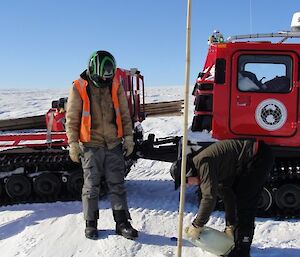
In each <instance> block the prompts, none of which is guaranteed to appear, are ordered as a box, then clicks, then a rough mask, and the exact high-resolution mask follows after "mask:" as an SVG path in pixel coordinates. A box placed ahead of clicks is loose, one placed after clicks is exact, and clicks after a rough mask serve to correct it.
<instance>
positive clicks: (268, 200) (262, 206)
mask: <svg viewBox="0 0 300 257" xmlns="http://www.w3.org/2000/svg"><path fill="white" fill-rule="evenodd" d="M272 203H273V196H272V194H271V192H270V191H269V189H267V188H265V187H264V188H263V191H262V193H261V196H260V199H259V201H258V205H257V209H258V211H267V210H269V209H270V207H271V206H272Z"/></svg>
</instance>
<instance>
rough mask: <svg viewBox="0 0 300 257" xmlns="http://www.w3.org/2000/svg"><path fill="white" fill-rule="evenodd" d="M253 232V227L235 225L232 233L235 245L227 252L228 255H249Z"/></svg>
mask: <svg viewBox="0 0 300 257" xmlns="http://www.w3.org/2000/svg"><path fill="white" fill-rule="evenodd" d="M253 234H254V228H251V227H250V228H239V227H237V228H236V229H235V233H234V243H235V247H234V249H233V250H232V251H231V252H230V253H229V255H228V257H250V247H251V244H252V239H253Z"/></svg>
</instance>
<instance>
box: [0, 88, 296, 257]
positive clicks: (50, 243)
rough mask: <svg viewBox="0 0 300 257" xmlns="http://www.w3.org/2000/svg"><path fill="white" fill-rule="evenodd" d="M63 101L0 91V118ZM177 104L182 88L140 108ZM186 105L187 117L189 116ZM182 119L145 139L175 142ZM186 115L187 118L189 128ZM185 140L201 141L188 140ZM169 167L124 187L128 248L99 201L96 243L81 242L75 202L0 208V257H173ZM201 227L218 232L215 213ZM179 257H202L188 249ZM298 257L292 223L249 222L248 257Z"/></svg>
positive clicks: (175, 195)
mask: <svg viewBox="0 0 300 257" xmlns="http://www.w3.org/2000/svg"><path fill="white" fill-rule="evenodd" d="M67 94H68V89H66V90H61V91H57V90H19V89H18V90H11V89H10V90H3V89H2V90H0V119H5V118H16V117H25V116H32V115H38V114H43V113H45V112H46V111H47V110H48V109H49V107H50V106H51V101H52V100H56V99H58V98H60V97H65V96H67ZM177 99H183V89H182V88H179V87H173V88H171V87H168V88H165V87H160V88H147V89H146V102H158V101H167V100H177ZM192 101H193V99H192V98H190V110H189V113H190V114H192V108H193V107H192ZM182 121H183V118H182V117H157V118H150V117H149V118H147V120H146V121H144V122H143V128H144V131H145V134H146V135H147V134H148V133H154V134H156V136H157V137H164V136H172V135H174V136H175V135H182ZM191 121H192V115H190V117H189V123H190V124H191ZM189 135H190V137H192V138H200V137H201V138H204V139H205V138H209V135H207V134H206V135H205V134H200V133H189ZM169 167H170V163H164V162H157V161H151V160H142V159H141V160H139V161H138V162H137V164H136V165H135V166H134V167H133V169H132V171H131V172H130V173H129V175H128V177H127V181H126V186H127V189H128V202H129V206H130V213H131V216H132V224H133V226H134V227H135V228H136V229H138V230H139V238H138V239H137V240H136V241H131V240H126V239H124V238H123V237H121V236H117V235H115V233H114V222H113V218H112V213H111V210H110V204H109V201H108V200H107V199H103V200H102V201H100V220H99V226H98V229H99V236H100V238H99V240H97V241H92V240H87V239H86V238H85V237H84V233H83V230H84V220H83V217H82V213H81V211H82V208H81V202H56V203H46V204H20V205H14V206H2V207H0V249H1V250H0V256H1V257H12V256H18V257H23V256H30V257H42V256H43V257H52V256H55V257H71V256H74V257H75V256H76V257H79V256H84V257H85V256H87V257H91V256H103V257H106V256H112V257H115V256H118V257H127V256H128V257H134V256H136V257H146V256H149V257H150V256H151V257H160V256H161V257H172V256H176V242H175V241H172V240H171V238H172V237H174V236H175V237H176V236H177V223H178V206H179V192H178V191H174V184H173V181H172V179H171V176H170V174H169ZM194 191H195V189H194V188H187V193H186V204H185V214H184V225H187V224H189V222H190V221H191V220H192V219H193V216H194V214H195V213H196V211H197V206H196V201H197V199H196V195H195V193H194ZM208 226H211V227H214V228H217V229H219V230H222V229H223V228H224V214H223V212H214V213H213V215H212V216H211V219H210V220H209V223H208ZM182 256H188V257H199V256H202V257H209V256H211V257H212V256H213V255H211V254H209V253H205V252H202V251H201V250H200V249H199V248H196V247H193V246H192V245H190V244H189V243H188V242H186V241H184V242H183V249H182ZM266 256H268V257H299V256H300V221H299V220H283V221H278V220H275V219H271V218H270V219H262V218H258V219H257V222H256V229H255V236H254V241H253V247H252V257H266Z"/></svg>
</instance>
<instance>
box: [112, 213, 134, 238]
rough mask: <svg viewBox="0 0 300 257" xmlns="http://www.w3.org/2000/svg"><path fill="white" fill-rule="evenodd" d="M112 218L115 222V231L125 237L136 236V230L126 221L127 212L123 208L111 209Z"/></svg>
mask: <svg viewBox="0 0 300 257" xmlns="http://www.w3.org/2000/svg"><path fill="white" fill-rule="evenodd" d="M113 216H114V220H115V222H116V233H117V234H118V235H121V236H123V237H125V238H127V239H132V240H133V239H135V238H137V237H138V231H137V230H136V229H134V228H133V227H132V226H131V224H130V222H129V221H128V218H129V212H128V211H125V210H119V211H116V210H113Z"/></svg>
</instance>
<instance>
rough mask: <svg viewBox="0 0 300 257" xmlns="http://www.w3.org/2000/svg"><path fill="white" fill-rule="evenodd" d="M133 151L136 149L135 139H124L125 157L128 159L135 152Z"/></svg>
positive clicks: (130, 137) (128, 137)
mask: <svg viewBox="0 0 300 257" xmlns="http://www.w3.org/2000/svg"><path fill="white" fill-rule="evenodd" d="M133 149H134V142H133V137H132V136H126V137H124V142H123V151H124V154H125V157H128V156H129V155H131V154H132V152H133Z"/></svg>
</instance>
